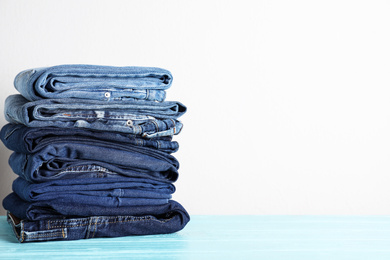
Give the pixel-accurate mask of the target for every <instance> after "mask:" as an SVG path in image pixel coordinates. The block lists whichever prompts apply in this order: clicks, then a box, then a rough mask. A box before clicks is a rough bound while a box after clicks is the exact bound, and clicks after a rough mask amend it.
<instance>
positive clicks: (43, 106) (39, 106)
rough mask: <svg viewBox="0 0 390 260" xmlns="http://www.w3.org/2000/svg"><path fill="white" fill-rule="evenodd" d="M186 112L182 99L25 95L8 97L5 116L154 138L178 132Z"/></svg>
mask: <svg viewBox="0 0 390 260" xmlns="http://www.w3.org/2000/svg"><path fill="white" fill-rule="evenodd" d="M185 112H186V107H185V106H184V105H182V104H181V103H179V102H173V101H164V102H152V101H131V102H130V101H129V102H110V103H107V102H104V101H95V100H87V99H86V100H81V101H77V100H75V99H42V100H38V101H32V102H30V101H28V100H27V99H25V98H24V97H23V96H22V95H19V94H15V95H11V96H8V97H7V99H6V100H5V108H4V114H5V119H6V120H7V121H8V122H10V123H16V124H24V125H26V126H29V127H46V126H54V127H61V128H74V127H76V128H77V127H80V128H88V129H94V130H101V131H114V132H123V133H130V134H142V135H143V137H146V138H152V137H158V136H169V135H174V134H178V133H179V132H180V131H181V129H182V127H183V124H182V123H181V122H180V121H178V120H177V118H179V117H180V116H182V115H183V114H184V113H185Z"/></svg>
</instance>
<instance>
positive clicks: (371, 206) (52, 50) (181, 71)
mask: <svg viewBox="0 0 390 260" xmlns="http://www.w3.org/2000/svg"><path fill="white" fill-rule="evenodd" d="M389 14H390V2H389V1H375V0H370V1H345V0H341V1H340V0H337V1H329V0H327V1H311V0H307V1H303V0H298V1H289V0H285V1H281V0H280V1H279V0H275V1H270V0H267V1H261V0H259V1H243V0H240V1H212V0H205V1H179V0H178V1H116V0H107V1H96V0H93V1H92V0H91V1H85V0H66V1H51V0H47V1H43V0H34V1H31V0H24V1H20V0H19V1H18V0H16V1H15V0H0V58H1V62H0V87H1V93H2V95H1V100H0V103H1V111H0V112H1V117H0V118H1V119H0V123H1V126H2V125H4V124H6V122H5V120H4V116H3V115H2V114H3V106H4V100H5V98H6V96H8V95H10V94H14V93H16V91H15V89H14V87H13V79H14V77H15V75H16V74H17V73H18V72H19V71H21V70H24V69H28V68H34V67H42V66H52V65H59V64H71V63H76V64H100V65H114V66H126V65H132V66H137V65H139V66H156V67H162V68H166V69H168V70H170V71H171V72H172V73H173V76H174V81H173V85H172V87H171V89H169V90H168V93H167V100H178V101H181V102H182V103H184V104H185V105H186V106H187V107H188V112H187V114H185V115H184V116H183V117H182V118H181V119H182V122H183V123H184V128H183V131H182V133H181V134H180V135H178V136H176V138H175V140H177V141H179V143H180V145H181V147H180V150H179V152H177V153H176V154H175V156H176V157H177V158H178V160H179V161H180V163H181V166H180V177H179V180H178V181H177V183H176V187H177V192H176V193H175V194H174V199H175V200H177V201H179V202H180V203H182V204H183V206H184V207H185V208H186V209H187V210H188V211H189V213H190V214H390V185H389V184H390V174H389V173H390V172H389V170H390V166H389V158H390V137H389V136H390V103H389V96H390V89H389V86H390V84H389V83H390V77H389V75H390V74H389V71H390V47H389V46H390V34H389V29H390V28H389V27H390V15H389ZM10 154H11V152H10V151H8V150H7V149H6V148H5V147H4V146H3V145H1V147H0V167H1V172H0V199H3V198H4V197H5V196H6V195H7V194H8V193H9V192H10V191H11V183H12V180H13V179H15V178H16V175H14V174H13V173H12V172H11V170H10V168H9V166H8V163H7V160H8V157H9V155H10ZM0 213H1V214H4V213H5V211H4V210H2V211H1V212H0Z"/></svg>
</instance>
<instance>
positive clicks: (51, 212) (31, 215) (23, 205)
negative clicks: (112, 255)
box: [3, 193, 184, 221]
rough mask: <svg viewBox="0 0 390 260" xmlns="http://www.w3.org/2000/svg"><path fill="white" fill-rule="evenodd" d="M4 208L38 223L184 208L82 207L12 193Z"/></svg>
mask: <svg viewBox="0 0 390 260" xmlns="http://www.w3.org/2000/svg"><path fill="white" fill-rule="evenodd" d="M3 207H4V208H5V209H6V210H8V211H10V212H11V213H12V214H13V215H15V216H16V217H18V218H20V219H25V220H30V221H36V220H45V219H59V218H63V217H67V218H71V217H74V218H76V217H88V216H127V215H132V216H143V215H150V214H157V215H158V214H162V213H164V212H167V211H172V209H176V208H180V209H181V210H182V211H184V209H183V207H182V206H181V205H180V204H179V203H178V202H176V201H174V200H169V201H168V202H167V203H164V204H161V205H149V206H146V205H139V206H126V207H121V206H120V207H106V206H99V205H89V206H88V207H86V206H85V205H80V204H79V203H65V202H63V201H61V200H45V201H34V202H28V201H24V200H22V199H21V198H19V197H18V195H16V193H11V194H9V195H8V196H7V197H5V199H4V200H3Z"/></svg>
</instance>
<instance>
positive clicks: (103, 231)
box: [7, 203, 190, 242]
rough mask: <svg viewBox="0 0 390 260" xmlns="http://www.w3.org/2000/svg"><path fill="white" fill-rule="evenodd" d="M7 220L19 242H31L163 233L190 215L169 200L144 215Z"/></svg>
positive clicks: (181, 224)
mask: <svg viewBox="0 0 390 260" xmlns="http://www.w3.org/2000/svg"><path fill="white" fill-rule="evenodd" d="M7 220H8V223H9V224H10V225H11V226H12V227H13V230H14V233H15V235H16V237H17V239H18V240H19V242H33V241H52V240H77V239H87V238H97V237H121V236H130V235H153V234H167V233H173V232H177V231H179V230H181V229H183V228H184V227H185V225H186V224H187V223H188V221H189V220H190V217H189V215H188V213H187V212H186V211H185V209H184V208H183V207H182V206H181V205H180V204H178V203H171V204H169V206H168V207H166V210H165V211H153V212H150V213H147V214H144V215H139V214H135V215H117V216H96V215H94V216H89V217H84V218H63V217H61V218H58V219H45V220H38V221H29V220H21V219H19V218H17V217H16V216H14V215H13V214H12V213H10V212H8V214H7Z"/></svg>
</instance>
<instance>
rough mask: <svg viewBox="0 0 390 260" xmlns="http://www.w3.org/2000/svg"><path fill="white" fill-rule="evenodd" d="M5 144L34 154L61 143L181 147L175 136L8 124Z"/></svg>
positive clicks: (3, 133)
mask: <svg viewBox="0 0 390 260" xmlns="http://www.w3.org/2000/svg"><path fill="white" fill-rule="evenodd" d="M0 139H1V140H2V141H3V143H4V145H5V146H6V147H7V148H8V149H10V150H12V151H15V152H19V153H25V154H30V153H35V152H36V151H38V150H40V149H42V147H43V146H45V145H48V144H52V143H55V142H58V141H78V140H90V141H92V140H102V141H108V142H110V143H112V144H123V145H135V146H141V147H150V148H155V149H157V150H159V151H163V152H166V153H173V152H176V151H177V150H178V148H179V144H178V143H177V142H175V141H172V136H162V137H156V138H150V139H145V138H142V137H141V136H140V135H133V134H125V133H120V132H109V131H93V130H88V129H80V128H67V129H64V128H58V127H27V126H25V125H22V124H7V125H5V126H3V128H2V129H1V132H0Z"/></svg>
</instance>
